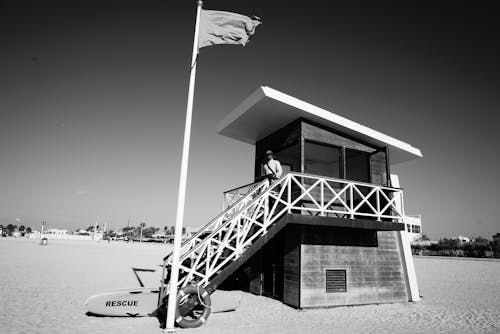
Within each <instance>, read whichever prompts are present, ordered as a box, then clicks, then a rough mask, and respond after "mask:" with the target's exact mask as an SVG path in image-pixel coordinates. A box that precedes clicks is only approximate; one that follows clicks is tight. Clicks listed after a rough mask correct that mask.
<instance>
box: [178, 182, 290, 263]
mask: <svg viewBox="0 0 500 334" xmlns="http://www.w3.org/2000/svg"><path fill="white" fill-rule="evenodd" d="M291 175H292V173H289V174H286V175H283V176H282V177H280V178H279V179H278V180H276V181H274V182H272V183H271V185H269V187H268V188H267V189H266V191H264V192H263V193H261V194H259V195H258V196H257V197H255V198H254V199H253V200H251V201H250V202H248V203H247V204H246V205H245V206H243V207H242V208H241V209H240V210H238V211H237V212H236V213H235V214H234V215H232V216H231V217H230V218H229V219H227V220H226V221H225V222H224V224H221V225H220V226H219V227H218V228H217V229H215V230H213V231H212V233H210V234H209V235H207V236H206V237H205V239H204V240H209V239H211V238H212V237H213V236H215V235H216V234H218V233H219V232H221V231H222V229H223V228H224V227H226V225H230V224H231V222H232V220H233V219H235V218H236V217H238V216H239V215H240V214H242V213H243V212H245V211H246V210H248V209H249V208H250V207H251V206H252V205H253V204H254V203H255V202H258V201H259V200H260V199H261V198H262V197H264V196H266V195H268V194H269V192H270V191H272V190H273V189H274V188H276V187H277V186H278V185H281V183H283V182H284V181H286V180H287V179H288V178H289V177H291ZM201 246H203V243H201V242H200V243H199V244H197V245H196V246H194V247H192V248H190V249H189V250H188V251H187V252H185V253H184V254H182V255H181V257H180V262H181V263H182V261H183V260H185V259H186V258H187V257H188V256H189V255H191V254H192V253H193V252H194V251H196V250H198V249H199V248H200V247H201Z"/></svg>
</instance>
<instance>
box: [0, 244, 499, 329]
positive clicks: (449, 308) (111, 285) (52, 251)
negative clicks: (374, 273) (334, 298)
mask: <svg viewBox="0 0 500 334" xmlns="http://www.w3.org/2000/svg"><path fill="white" fill-rule="evenodd" d="M168 250H169V246H165V245H159V244H142V245H139V244H126V243H122V242H112V243H109V244H108V243H107V242H92V241H64V240H49V245H47V246H40V245H39V242H38V240H30V239H20V238H19V239H12V238H2V239H0V333H2V334H3V333H5V334H7V333H145V334H148V333H156V334H157V333H160V332H161V331H160V330H159V328H158V321H157V320H156V319H155V318H97V317H88V316H86V315H85V308H84V301H85V300H86V298H88V297H89V296H90V295H92V294H94V293H97V292H102V291H107V290H113V289H118V288H127V287H137V286H138V284H137V281H136V279H135V277H134V275H133V273H132V270H131V267H133V266H136V267H141V268H154V269H159V267H158V264H160V263H161V259H162V258H163V256H164V255H165V254H166V253H167V252H168ZM415 265H416V271H417V276H418V281H419V285H420V293H421V295H422V296H423V299H422V301H421V302H419V303H404V304H401V303H398V304H384V305H366V306H353V307H337V308H330V309H315V310H306V311H297V310H295V309H293V308H290V307H287V306H285V305H283V304H282V303H280V302H278V301H276V300H272V299H269V298H265V297H261V296H254V295H251V294H247V293H242V305H241V307H240V308H239V309H238V310H237V311H235V312H229V313H221V314H214V315H212V316H211V317H210V318H209V321H208V323H207V324H205V325H204V326H203V327H201V328H198V329H191V330H181V331H180V332H181V333H311V334H312V333H403V332H404V333H499V332H500V261H477V260H455V259H450V258H425V257H416V258H415ZM159 276H160V272H159V271H158V270H157V272H156V273H153V274H144V275H143V277H144V281H145V283H146V284H147V285H148V286H157V284H158V282H159Z"/></svg>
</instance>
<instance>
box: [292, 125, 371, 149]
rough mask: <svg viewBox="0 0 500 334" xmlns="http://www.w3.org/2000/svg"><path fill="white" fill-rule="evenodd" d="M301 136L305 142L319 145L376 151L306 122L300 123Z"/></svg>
mask: <svg viewBox="0 0 500 334" xmlns="http://www.w3.org/2000/svg"><path fill="white" fill-rule="evenodd" d="M302 136H303V137H304V139H306V140H313V141H317V142H320V143H325V144H330V145H335V146H340V147H342V146H343V147H346V148H351V149H354V150H358V151H364V152H370V153H371V152H373V151H375V150H376V149H375V148H373V147H370V146H367V145H364V144H362V143H360V142H357V141H355V140H352V139H349V138H347V137H345V136H342V135H340V134H337V133H335V132H333V131H331V130H327V129H324V128H321V127H319V126H316V125H313V124H310V123H308V122H306V121H302Z"/></svg>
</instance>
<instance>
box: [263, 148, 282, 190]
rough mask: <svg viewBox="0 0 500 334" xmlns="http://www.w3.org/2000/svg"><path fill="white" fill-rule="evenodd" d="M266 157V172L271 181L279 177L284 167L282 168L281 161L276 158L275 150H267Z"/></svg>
mask: <svg viewBox="0 0 500 334" xmlns="http://www.w3.org/2000/svg"><path fill="white" fill-rule="evenodd" d="M266 159H267V162H266V163H265V164H264V174H265V175H266V177H267V178H268V179H269V181H271V182H272V181H274V180H277V179H279V178H280V177H281V174H283V169H282V168H281V164H280V162H279V161H278V160H276V159H274V154H273V151H271V150H267V151H266Z"/></svg>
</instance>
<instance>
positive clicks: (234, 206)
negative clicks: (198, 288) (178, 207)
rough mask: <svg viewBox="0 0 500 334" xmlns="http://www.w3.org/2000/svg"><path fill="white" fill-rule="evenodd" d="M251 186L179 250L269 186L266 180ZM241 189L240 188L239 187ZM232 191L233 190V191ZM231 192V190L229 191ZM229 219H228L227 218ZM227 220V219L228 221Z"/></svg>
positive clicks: (165, 259)
mask: <svg viewBox="0 0 500 334" xmlns="http://www.w3.org/2000/svg"><path fill="white" fill-rule="evenodd" d="M253 184H256V186H255V187H254V188H253V189H251V190H250V191H249V192H248V193H247V194H245V195H244V196H243V197H242V198H240V199H238V200H237V201H236V202H234V203H233V204H231V205H230V206H228V207H227V208H226V209H225V210H223V211H222V212H221V213H220V214H218V215H217V216H215V217H214V218H212V219H211V220H210V221H209V222H208V223H207V224H205V225H203V226H202V227H200V228H199V229H198V231H196V233H194V234H193V235H192V236H191V237H189V238H188V239H187V240H185V241H184V242H183V243H182V246H181V249H182V247H184V246H185V245H188V244H189V243H190V242H192V241H193V240H194V239H195V238H197V237H198V236H200V235H201V234H202V233H204V232H206V230H207V229H208V228H209V227H211V226H212V225H214V224H215V223H216V222H217V221H218V220H219V219H221V218H223V217H224V216H225V215H226V214H227V213H228V212H229V211H231V210H233V209H234V208H236V207H237V206H238V205H239V204H240V203H241V202H243V201H244V200H245V199H247V198H249V197H251V196H252V195H253V194H254V193H256V192H257V191H258V190H260V189H262V188H264V189H265V188H267V186H268V185H269V181H268V180H267V179H265V180H262V181H259V182H254V183H253ZM249 185H252V183H249V184H247V185H245V186H243V187H246V186H249ZM240 188H242V187H240ZM235 189H239V188H235ZM233 190H234V189H233ZM230 191H231V190H230ZM229 218H230V217H229ZM229 218H228V219H229ZM172 254H173V252H170V253H168V255H167V256H165V257H164V258H163V261H167V260H168V258H169V257H170V256H172Z"/></svg>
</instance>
